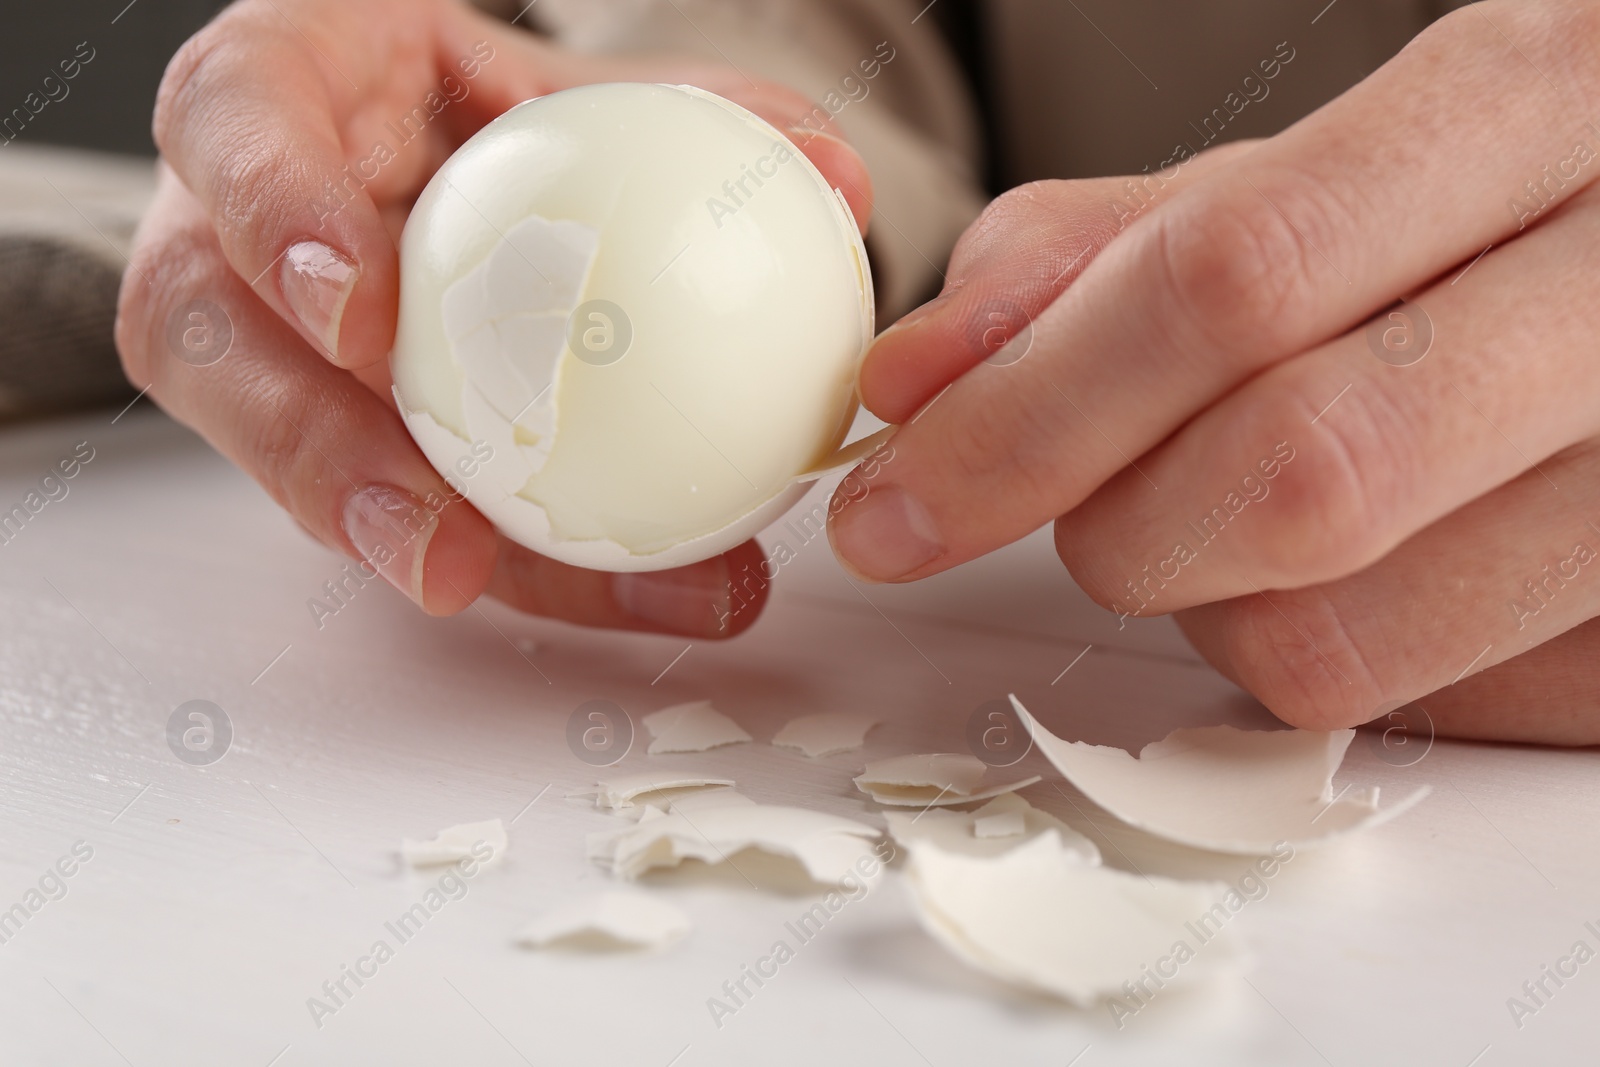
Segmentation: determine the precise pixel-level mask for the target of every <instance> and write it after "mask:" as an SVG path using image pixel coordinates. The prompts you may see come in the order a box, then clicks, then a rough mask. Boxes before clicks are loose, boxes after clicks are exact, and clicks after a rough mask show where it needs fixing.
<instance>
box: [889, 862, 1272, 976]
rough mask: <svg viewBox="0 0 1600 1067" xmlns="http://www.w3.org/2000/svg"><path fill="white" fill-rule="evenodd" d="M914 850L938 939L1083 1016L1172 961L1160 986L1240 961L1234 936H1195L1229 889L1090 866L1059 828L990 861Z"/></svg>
mask: <svg viewBox="0 0 1600 1067" xmlns="http://www.w3.org/2000/svg"><path fill="white" fill-rule="evenodd" d="M987 843H992V844H1000V843H1001V842H987ZM909 852H910V859H909V861H908V863H907V865H906V884H907V886H908V887H909V889H910V892H911V899H912V902H913V904H914V905H915V909H916V912H917V917H918V919H919V920H920V921H921V923H922V925H923V928H924V929H926V930H927V931H928V932H929V933H930V934H932V935H933V937H934V938H935V939H936V940H938V941H939V942H940V943H941V944H943V945H944V946H945V947H946V948H947V949H949V950H950V951H951V952H952V953H954V954H955V955H956V956H958V957H959V958H960V959H962V960H964V961H965V962H967V963H968V964H970V965H971V966H973V967H976V968H978V969H979V970H982V971H985V972H987V973H989V974H992V975H995V976H996V977H998V978H1002V979H1004V980H1006V981H1009V982H1012V983H1014V984H1017V985H1020V986H1024V987H1027V988H1031V989H1035V990H1039V991H1042V992H1045V993H1050V994H1052V995H1054V996H1058V997H1062V998H1064V999H1066V1000H1068V1001H1071V1002H1072V1003H1074V1004H1077V1005H1079V1006H1080V1007H1082V1006H1087V1005H1089V1004H1091V1003H1092V1002H1094V1001H1095V1000H1097V999H1098V998H1100V997H1103V996H1108V995H1115V994H1119V993H1122V992H1123V991H1124V990H1123V983H1125V982H1129V981H1137V980H1139V979H1140V978H1141V976H1142V973H1143V971H1144V970H1145V969H1146V968H1148V967H1150V966H1151V965H1155V964H1157V963H1158V961H1160V960H1167V961H1169V964H1170V963H1172V962H1175V963H1176V969H1175V970H1174V971H1173V973H1172V974H1171V975H1170V976H1168V975H1166V974H1165V972H1163V985H1164V986H1166V985H1184V984H1188V983H1191V982H1194V981H1197V980H1199V979H1203V978H1207V977H1210V976H1212V975H1214V974H1218V973H1225V972H1233V971H1236V970H1238V969H1240V968H1241V967H1242V965H1243V963H1244V962H1245V960H1244V953H1243V950H1242V949H1241V948H1240V946H1239V943H1238V940H1237V938H1236V937H1235V936H1234V935H1233V932H1232V930H1231V929H1229V928H1220V929H1216V930H1214V931H1213V930H1211V928H1210V927H1207V928H1206V930H1207V931H1208V932H1207V936H1206V937H1205V938H1204V939H1202V938H1200V937H1199V936H1198V935H1197V934H1196V933H1195V931H1194V930H1193V929H1191V927H1192V926H1193V924H1194V922H1195V921H1196V920H1203V918H1204V917H1205V916H1207V915H1208V914H1209V913H1210V909H1211V908H1212V907H1213V906H1214V905H1216V902H1217V900H1218V899H1219V898H1220V897H1221V896H1222V895H1223V894H1224V893H1225V892H1226V891H1227V889H1228V887H1227V886H1226V885H1224V884H1222V883H1213V882H1180V881H1175V880H1173V879H1170V878H1162V877H1159V876H1150V877H1144V876H1141V875H1137V874H1129V873H1127V872H1126V871H1119V870H1113V869H1111V868H1108V867H1101V866H1096V865H1092V864H1089V863H1086V862H1084V860H1083V858H1082V856H1081V855H1080V854H1079V853H1078V852H1077V851H1076V850H1074V849H1071V848H1066V847H1063V845H1062V842H1061V840H1060V839H1059V837H1058V836H1057V833H1056V831H1055V830H1047V831H1045V832H1044V833H1042V834H1040V835H1038V836H1036V837H1033V838H1030V839H1028V840H1027V841H1026V842H1024V843H1023V844H1021V845H1017V846H1015V847H1012V848H1010V849H1008V850H1007V851H1005V852H1003V853H1001V854H1000V855H997V856H996V855H991V856H979V855H972V854H968V853H965V852H956V851H948V850H946V849H945V848H943V847H941V846H940V845H938V844H936V843H934V841H933V840H930V839H921V838H913V839H912V840H911V842H910V845H909ZM1180 945H1181V946H1182V947H1181V948H1180Z"/></svg>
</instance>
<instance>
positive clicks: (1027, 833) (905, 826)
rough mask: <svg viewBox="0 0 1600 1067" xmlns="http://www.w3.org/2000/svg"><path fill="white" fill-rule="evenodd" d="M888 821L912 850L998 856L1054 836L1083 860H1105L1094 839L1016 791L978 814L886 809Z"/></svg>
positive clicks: (897, 837) (892, 831)
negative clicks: (932, 848) (928, 847)
mask: <svg viewBox="0 0 1600 1067" xmlns="http://www.w3.org/2000/svg"><path fill="white" fill-rule="evenodd" d="M883 817H884V819H885V820H886V821H887V822H888V824H889V835H890V836H891V837H893V838H894V840H895V842H896V843H898V844H901V845H905V846H907V847H908V848H911V847H915V846H917V845H920V844H930V845H934V846H936V847H938V848H940V849H942V850H943V851H945V852H954V853H958V854H960V855H964V856H979V857H982V856H989V857H994V856H999V855H1001V854H1002V853H1005V852H1009V851H1011V850H1012V849H1014V848H1016V847H1017V846H1018V845H1022V844H1025V843H1027V842H1029V841H1031V840H1033V839H1034V838H1036V837H1041V836H1043V835H1045V834H1047V833H1051V834H1055V835H1056V840H1057V841H1059V842H1060V844H1061V847H1062V848H1063V849H1065V850H1067V851H1068V852H1071V853H1072V854H1073V855H1075V856H1077V857H1078V859H1080V860H1081V861H1082V862H1084V863H1088V864H1096V863H1099V862H1100V850H1099V849H1097V848H1096V847H1095V844H1094V842H1093V841H1091V840H1089V839H1088V838H1087V837H1085V836H1083V835H1082V834H1080V833H1079V832H1078V831H1076V830H1074V829H1073V828H1072V827H1070V826H1068V825H1067V824H1066V823H1064V822H1062V821H1061V820H1060V819H1058V818H1056V817H1055V816H1054V815H1051V814H1050V813H1049V812H1045V811H1040V810H1039V809H1038V808H1036V807H1034V806H1033V805H1032V804H1029V803H1028V802H1027V801H1026V800H1024V799H1023V798H1022V797H1019V796H1018V795H1017V794H1015V793H1003V794H1001V795H1000V796H998V797H995V798H994V799H993V800H991V801H989V803H987V804H985V805H984V806H983V807H981V808H979V809H978V810H976V811H949V810H945V809H940V808H933V809H929V810H927V811H922V812H919V813H917V814H916V815H911V814H909V813H907V812H901V811H886V812H884V813H883ZM984 828H987V829H984Z"/></svg>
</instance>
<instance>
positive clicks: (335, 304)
mask: <svg viewBox="0 0 1600 1067" xmlns="http://www.w3.org/2000/svg"><path fill="white" fill-rule="evenodd" d="M360 277H361V272H360V271H359V270H358V269H357V268H356V265H355V264H354V263H352V262H350V261H349V260H348V259H346V258H344V257H343V256H341V255H340V254H339V253H337V252H335V251H334V250H333V249H331V248H329V247H328V246H327V245H325V244H323V243H322V242H320V241H301V242H300V243H299V244H294V245H290V246H289V251H287V252H285V253H284V254H283V267H282V268H281V269H280V270H279V272H278V280H279V283H280V284H281V286H282V288H283V298H284V299H285V300H287V301H288V302H289V309H290V310H291V311H293V312H294V314H295V318H297V319H299V320H300V325H301V326H303V327H304V328H305V330H306V332H307V333H309V334H311V336H312V337H315V338H316V339H317V341H318V343H319V344H321V345H322V348H323V351H324V353H326V354H327V355H328V356H329V358H331V359H338V358H339V324H340V322H341V321H342V320H343V319H344V305H345V301H347V300H349V299H350V290H352V289H354V288H355V286H356V280H357V279H358V278H360Z"/></svg>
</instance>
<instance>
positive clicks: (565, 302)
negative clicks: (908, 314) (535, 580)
mask: <svg viewBox="0 0 1600 1067" xmlns="http://www.w3.org/2000/svg"><path fill="white" fill-rule="evenodd" d="M400 267H401V285H400V319H399V326H398V332H397V334H396V339H395V347H394V351H393V354H392V357H391V368H392V371H393V376H394V385H395V397H396V400H397V401H398V403H399V408H400V412H401V414H402V416H403V417H404V418H405V422H406V426H407V428H408V429H409V430H410V431H411V435H412V436H413V437H414V438H415V439H416V442H417V444H418V445H419V446H420V447H421V449H422V451H423V453H424V454H425V455H426V456H427V457H428V459H429V461H430V462H431V463H432V464H433V466H434V467H435V468H437V469H438V470H439V472H440V473H441V474H443V475H444V476H445V477H446V479H447V480H448V481H449V482H450V484H451V486H452V487H453V488H455V489H456V490H457V491H458V492H461V493H462V494H464V495H465V497H466V498H467V499H468V500H469V501H470V502H471V503H472V505H473V506H474V507H476V508H477V509H478V510H480V511H482V512H483V514H484V515H486V516H488V518H489V519H490V520H491V521H492V522H493V523H494V524H495V525H496V526H497V527H498V528H499V529H500V530H501V531H502V532H503V533H505V534H506V535H507V536H508V537H510V538H512V539H513V540H515V541H517V542H519V543H521V544H523V545H525V546H527V547H528V548H530V549H533V550H534V551H536V552H539V553H542V554H544V555H547V556H551V557H553V558H555V559H559V560H563V561H565V562H567V563H571V564H574V565H577V566H582V567H590V568H596V569H602V570H611V571H637V570H657V569H661V568H666V567H676V566H681V565H684V564H687V563H693V562H695V561H697V560H701V559H706V558H709V557H711V556H715V555H717V554H719V553H721V552H725V551H727V550H728V549H730V548H732V547H734V546H735V545H737V544H739V543H740V542H742V541H744V540H746V539H747V538H749V537H751V536H753V535H754V534H755V533H756V532H757V531H759V530H760V529H761V528H762V527H764V526H766V525H767V524H768V523H770V522H772V521H773V520H774V519H776V518H777V517H778V516H780V515H781V514H782V513H783V512H784V511H786V510H787V509H788V508H789V507H790V506H791V505H793V504H794V503H795V502H796V501H798V500H799V498H800V497H801V496H803V495H804V494H805V492H806V490H807V488H808V487H809V483H810V482H811V481H813V480H815V479H816V478H817V477H819V476H821V475H822V474H824V473H827V472H828V471H830V470H837V469H839V468H840V467H842V466H845V465H848V464H850V463H852V462H854V460H855V459H856V458H858V457H859V456H860V455H862V454H864V453H865V452H866V451H867V450H868V446H869V445H870V444H872V443H875V442H858V443H857V445H856V446H852V447H850V448H846V449H842V450H841V449H840V445H841V443H842V442H843V441H844V438H845V434H846V431H847V430H848V428H849V426H850V424H851V422H852V419H853V417H854V415H855V413H856V399H855V386H854V382H855V369H856V363H857V360H858V359H859V357H860V354H861V352H862V351H863V350H864V348H865V346H866V344H867V342H868V341H869V340H870V339H871V336H872V323H873V305H872V279H871V274H870V271H869V268H868V265H867V255H866V250H865V248H864V247H863V245H862V243H861V238H860V235H859V234H858V233H857V230H856V227H855V223H854V221H853V219H852V216H851V213H850V209H849V208H848V206H846V204H845V202H844V198H843V197H842V196H841V195H840V194H839V193H838V191H836V190H835V189H833V188H831V187H830V186H829V185H828V182H827V180H826V179H825V178H824V177H823V176H822V174H821V172H819V171H818V170H817V169H816V167H815V166H813V165H812V164H811V162H810V161H809V160H808V159H806V157H805V156H804V155H803V154H802V153H801V152H800V151H799V149H798V148H796V147H795V146H794V145H793V144H792V143H791V142H790V141H789V140H788V139H787V138H786V137H785V136H784V135H783V134H782V133H781V132H779V131H778V130H777V129H775V128H774V127H773V126H771V125H769V124H768V123H766V122H764V121H763V120H762V119H760V118H758V117H757V116H755V115H753V114H751V113H750V112H749V111H746V110H745V109H744V108H742V107H739V106H738V105H736V104H733V103H731V102H730V101H727V100H724V99H722V98H721V97H719V96H716V95H714V94H712V93H708V92H705V91H703V90H700V89H695V88H692V87H689V86H670V85H646V84H632V83H630V84H614V85H592V86H586V87H584V88H579V89H570V90H567V91H564V92H559V93H554V94H552V95H549V96H545V97H540V98H538V99H535V100H530V101H528V102H526V103H523V104H520V105H518V106H517V107H515V108H512V109H511V110H510V111H508V112H506V113H505V114H504V115H502V116H501V117H500V118H498V119H496V120H495V121H494V122H492V123H490V124H489V125H488V126H486V127H485V128H484V129H483V130H482V131H480V132H479V133H478V134H477V135H476V136H474V137H473V138H472V139H471V140H469V141H468V142H467V143H466V144H464V145H462V147H461V148H460V150H459V151H457V152H456V153H455V154H454V155H453V156H451V157H450V159H449V160H448V161H447V162H446V163H445V164H444V166H443V167H441V168H440V169H439V171H438V173H437V174H435V175H434V177H433V180H432V181H430V182H429V183H428V186H427V188H426V189H424V190H423V192H422V195H421V197H420V198H419V199H418V201H417V203H416V206H415V208H414V209H413V211H412V213H411V216H410V218H409V220H408V221H407V223H406V227H405V232H404V235H403V236H402V238H401V246H400Z"/></svg>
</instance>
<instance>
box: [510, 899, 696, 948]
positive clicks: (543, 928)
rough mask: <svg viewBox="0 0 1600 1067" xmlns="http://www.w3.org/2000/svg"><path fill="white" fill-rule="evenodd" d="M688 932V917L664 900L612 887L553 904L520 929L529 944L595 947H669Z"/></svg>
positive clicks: (522, 940) (520, 941)
mask: <svg viewBox="0 0 1600 1067" xmlns="http://www.w3.org/2000/svg"><path fill="white" fill-rule="evenodd" d="M688 932H689V917H688V916H687V915H685V914H684V913H683V912H682V911H680V910H678V909H677V908H675V907H673V906H672V905H671V904H668V903H666V902H665V901H662V900H659V899H657V898H655V897H652V896H649V895H647V894H644V893H639V892H634V891H631V890H619V889H613V890H608V891H606V892H604V893H600V894H598V895H596V896H593V897H589V898H587V899H584V900H579V901H575V902H573V903H570V904H566V905H563V906H561V907H558V908H553V909H551V910H550V911H547V912H545V913H544V914H542V915H540V916H538V917H537V918H535V919H534V920H532V921H531V922H529V923H528V924H527V925H526V926H524V927H523V928H522V929H521V930H519V931H518V932H517V935H516V941H517V943H518V944H520V945H525V946H527V947H529V948H544V947H547V946H551V945H557V944H561V943H563V942H565V943H571V944H573V945H575V946H577V945H592V946H594V947H620V948H652V949H659V948H665V947H666V946H668V945H670V944H672V943H673V942H675V941H678V940H680V939H681V938H682V937H683V936H684V935H685V934H687V933H688Z"/></svg>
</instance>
